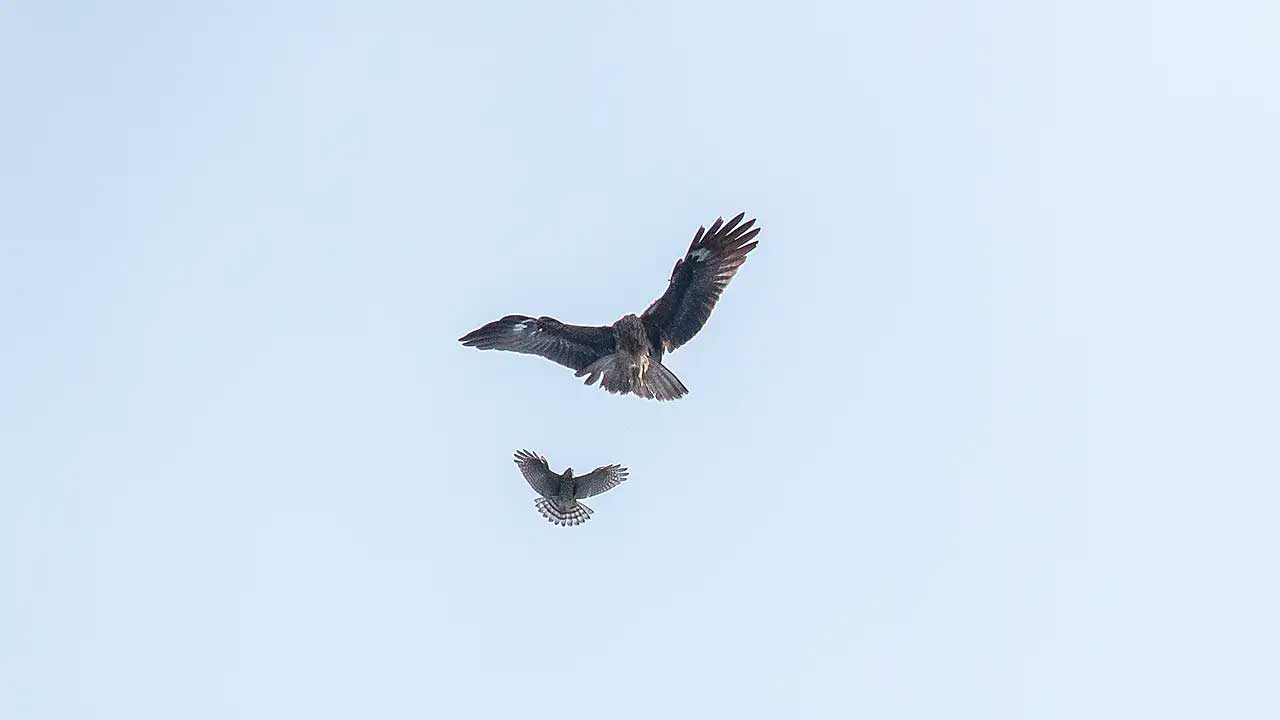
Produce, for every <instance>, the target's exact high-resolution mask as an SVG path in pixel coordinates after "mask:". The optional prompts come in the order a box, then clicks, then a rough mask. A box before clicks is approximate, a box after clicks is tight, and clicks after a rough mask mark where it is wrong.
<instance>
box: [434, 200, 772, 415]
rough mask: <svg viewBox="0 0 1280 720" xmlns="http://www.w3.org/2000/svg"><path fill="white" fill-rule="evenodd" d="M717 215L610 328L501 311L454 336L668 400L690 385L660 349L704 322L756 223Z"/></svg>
mask: <svg viewBox="0 0 1280 720" xmlns="http://www.w3.org/2000/svg"><path fill="white" fill-rule="evenodd" d="M744 215H745V213H738V215H737V216H736V217H734V218H733V219H732V220H730V221H729V222H727V223H726V222H724V219H723V218H718V219H717V220H716V221H715V223H714V224H713V225H712V226H711V229H710V230H706V229H704V228H701V227H699V228H698V232H697V234H696V235H694V236H693V242H692V243H690V245H689V251H688V252H686V253H685V254H684V257H682V258H680V259H679V260H677V261H676V265H675V267H674V268H673V269H672V270H671V278H670V279H669V280H668V281H667V290H666V292H664V293H663V294H662V297H660V298H658V299H657V300H655V301H653V303H652V304H650V305H649V307H648V309H646V310H645V311H644V313H643V314H641V315H640V316H639V317H637V316H635V315H633V314H628V315H624V316H623V317H622V318H621V319H620V320H618V321H617V322H615V323H614V324H613V325H611V326H610V325H599V326H588V325H569V324H566V323H562V322H560V321H559V320H556V319H555V318H550V317H545V316H544V317H540V318H532V317H529V316H527V315H507V316H506V317H504V318H502V319H500V320H495V321H493V322H491V323H489V324H487V325H485V326H483V327H481V328H479V329H477V330H473V331H472V332H469V333H467V334H466V335H463V336H462V337H460V338H458V342H461V343H462V344H463V345H466V346H468V347H474V348H479V349H480V350H508V351H510V352H518V353H526V354H529V355H540V356H542V357H544V358H546V359H548V360H551V361H553V362H557V363H560V364H561V365H564V366H566V367H568V368H570V369H572V370H574V371H576V373H577V377H583V376H586V378H587V380H586V384H587V385H591V384H593V383H595V382H596V381H597V380H599V381H600V387H602V388H604V389H605V390H608V391H609V392H611V393H621V394H623V395H625V394H627V393H633V394H635V395H639V396H640V397H643V398H651V399H654V400H675V399H676V398H679V397H683V396H684V395H685V394H687V393H688V392H689V389H688V388H686V387H685V386H684V383H682V382H680V378H678V377H676V376H675V373H673V372H671V371H670V370H668V369H667V367H666V366H665V365H663V364H662V355H663V353H668V352H671V351H672V350H675V349H676V348H678V347H680V346H681V345H684V344H685V343H687V342H689V340H690V339H692V338H693V336H694V335H696V334H697V333H698V331H699V330H701V329H702V326H703V325H705V324H706V322H707V318H709V317H710V316H711V310H712V309H713V308H714V307H715V305H716V301H718V300H719V299H720V294H721V293H722V292H724V289H725V287H727V286H728V285H729V281H730V280H731V279H733V276H734V274H735V273H737V272H738V268H739V267H740V266H741V265H742V263H744V262H745V261H746V259H747V253H749V252H751V251H752V250H754V249H755V247H756V245H757V244H758V241H753V238H755V236H756V234H757V233H759V232H760V228H755V229H754V230H753V229H752V226H753V225H755V222H756V221H755V220H748V221H747V222H745V223H744V222H742V218H743V216H744Z"/></svg>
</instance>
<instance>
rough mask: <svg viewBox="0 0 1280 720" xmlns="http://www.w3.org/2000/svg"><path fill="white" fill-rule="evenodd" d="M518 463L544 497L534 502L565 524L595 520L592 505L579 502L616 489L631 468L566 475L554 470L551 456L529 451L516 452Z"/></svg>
mask: <svg viewBox="0 0 1280 720" xmlns="http://www.w3.org/2000/svg"><path fill="white" fill-rule="evenodd" d="M516 465H517V466H519V468H520V474H521V475H524V479H525V480H528V481H529V487H532V488H533V491H534V492H536V493H538V494H539V495H541V496H542V497H540V498H538V499H537V500H534V501H533V504H534V506H535V507H537V508H538V512H540V513H542V517H544V518H546V519H547V520H548V521H550V522H552V523H554V524H556V525H561V526H567V525H581V524H582V523H584V522H586V521H588V520H590V519H591V513H592V512H594V511H593V510H592V509H591V508H589V507H587V506H586V505H583V504H582V503H580V502H578V499H579V498H589V497H593V496H595V495H599V494H600V493H602V492H605V491H606V490H612V489H613V488H615V487H617V486H618V485H619V484H620V483H621V482H622V481H623V480H626V479H627V469H626V468H624V467H622V466H621V465H605V466H604V467H598V468H596V469H595V470H592V471H591V472H589V473H587V474H586V475H583V476H582V477H574V476H573V468H566V469H565V471H564V473H563V474H556V473H553V472H551V468H550V467H548V466H547V459H546V458H544V457H540V456H538V455H535V454H534V453H531V452H529V451H528V450H519V451H517V452H516Z"/></svg>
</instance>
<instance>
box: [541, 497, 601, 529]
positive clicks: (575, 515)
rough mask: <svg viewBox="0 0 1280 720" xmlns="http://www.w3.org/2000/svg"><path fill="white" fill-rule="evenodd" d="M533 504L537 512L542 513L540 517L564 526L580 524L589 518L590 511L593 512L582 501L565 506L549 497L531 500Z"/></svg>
mask: <svg viewBox="0 0 1280 720" xmlns="http://www.w3.org/2000/svg"><path fill="white" fill-rule="evenodd" d="M533 504H534V506H535V507H537V508H538V512H540V513H542V517H544V518H546V519H547V522H550V523H552V524H553V525H560V526H565V527H567V526H569V525H581V524H582V523H584V522H586V521H588V520H590V519H591V513H592V512H594V511H593V510H592V509H591V508H589V507H587V506H586V505H583V504H582V503H576V504H575V505H574V507H572V508H565V507H564V506H562V505H561V504H560V503H559V502H557V501H555V500H552V499H550V498H538V499H537V500H534V501H533Z"/></svg>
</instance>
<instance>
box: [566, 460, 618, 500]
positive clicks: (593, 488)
mask: <svg viewBox="0 0 1280 720" xmlns="http://www.w3.org/2000/svg"><path fill="white" fill-rule="evenodd" d="M626 479H627V469H626V468H624V467H622V466H621V465H605V466H604V467H598V468H596V469H595V470H592V471H591V472H589V473H587V474H586V475H583V476H582V477H580V478H574V493H573V496H574V497H575V498H589V497H594V496H596V495H599V494H600V493H602V492H605V491H606V490H612V489H614V488H615V487H617V486H618V485H619V484H621V483H622V481H623V480H626Z"/></svg>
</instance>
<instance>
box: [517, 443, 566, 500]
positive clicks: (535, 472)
mask: <svg viewBox="0 0 1280 720" xmlns="http://www.w3.org/2000/svg"><path fill="white" fill-rule="evenodd" d="M516 465H517V466H519V468H520V474H521V475H523V476H524V479H525V480H528V481H529V487H531V488H533V491H534V492H536V493H538V494H539V495H541V496H542V497H545V498H554V497H558V496H559V495H560V476H559V475H556V474H555V473H553V472H551V468H549V467H547V459H546V458H544V457H541V456H539V455H535V454H534V453H531V452H529V451H528V450H517V451H516Z"/></svg>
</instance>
